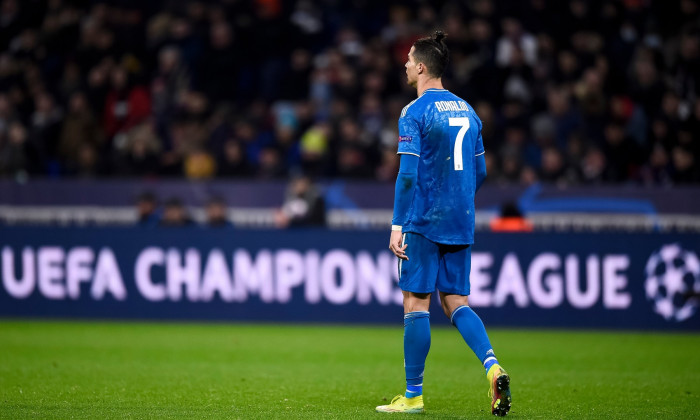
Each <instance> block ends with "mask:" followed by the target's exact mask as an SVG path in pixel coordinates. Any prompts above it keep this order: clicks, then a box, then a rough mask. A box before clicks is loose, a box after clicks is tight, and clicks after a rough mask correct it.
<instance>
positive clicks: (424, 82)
mask: <svg viewBox="0 0 700 420" xmlns="http://www.w3.org/2000/svg"><path fill="white" fill-rule="evenodd" d="M428 89H444V87H442V79H436V78H430V79H420V78H419V79H418V84H417V85H416V90H417V91H418V96H421V95H422V94H423V92H425V91H426V90H428Z"/></svg>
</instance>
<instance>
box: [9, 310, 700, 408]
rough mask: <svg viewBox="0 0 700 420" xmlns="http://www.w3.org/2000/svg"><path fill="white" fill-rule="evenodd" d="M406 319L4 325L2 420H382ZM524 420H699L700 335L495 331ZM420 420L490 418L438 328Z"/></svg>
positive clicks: (467, 360) (467, 358)
mask: <svg viewBox="0 0 700 420" xmlns="http://www.w3.org/2000/svg"><path fill="white" fill-rule="evenodd" d="M402 333H403V329H402V327H401V324H398V325H396V326H395V327H353V326H317V325H269V324H256V325H251V324H176V323H113V322H59V321H49V322H40V321H9V320H0V418H7V419H22V418H51V419H54V418H59V419H60V418H74V419H105V418H118V419H150V418H166V419H167V418H178V419H197V418H211V419H218V418H222V419H223V418H241V419H251V418H253V419H254V418H260V419H270V418H284V419H297V418H304V419H307V418H308V419H332V418H337V419H381V418H383V417H386V416H390V417H394V418H395V417H397V416H398V417H402V416H406V415H397V414H383V413H375V412H374V407H375V406H376V405H378V404H383V403H386V402H385V401H389V400H390V399H391V398H392V397H393V396H394V395H396V394H398V393H400V392H402V391H403V390H404V382H403V360H402V359H403V355H402ZM490 336H491V341H492V344H493V345H494V348H495V349H496V353H497V355H498V357H499V360H500V361H501V362H502V364H503V366H504V367H505V368H506V369H507V370H508V371H509V373H510V375H511V377H512V391H513V409H512V410H511V412H510V414H509V416H508V417H512V418H520V419H531V418H540V419H558V418H563V419H583V418H591V419H597V418H604V419H617V418H619V419H623V418H624V419H643V418H649V419H667V418H699V417H700V412H699V410H700V379H699V376H700V335H698V334H665V333H654V334H652V333H626V332H572V331H560V330H505V329H491V331H490ZM424 391H425V402H426V413H425V414H423V415H418V418H426V419H428V418H431V419H432V418H435V419H437V418H439V419H457V418H490V417H491V415H490V413H489V411H488V404H489V400H488V397H487V395H486V392H487V384H486V379H485V377H484V373H483V369H482V368H481V367H480V366H479V362H478V361H477V360H476V358H475V357H474V356H473V354H472V353H471V351H470V350H469V349H468V348H467V347H466V345H465V344H464V342H463V341H462V339H461V337H460V336H459V334H458V333H457V331H455V330H453V329H451V328H447V327H435V328H433V341H432V347H431V350H430V355H429V356H428V363H427V368H426V372H425V388H424Z"/></svg>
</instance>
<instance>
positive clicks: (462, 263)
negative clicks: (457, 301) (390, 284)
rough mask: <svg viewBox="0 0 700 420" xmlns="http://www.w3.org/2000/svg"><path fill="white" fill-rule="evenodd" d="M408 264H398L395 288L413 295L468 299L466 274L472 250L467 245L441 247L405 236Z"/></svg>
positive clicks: (425, 240)
mask: <svg viewBox="0 0 700 420" xmlns="http://www.w3.org/2000/svg"><path fill="white" fill-rule="evenodd" d="M403 244H408V247H407V248H406V256H407V257H408V261H405V260H399V287H400V288H401V290H404V291H406V292H413V293H433V292H435V288H436V287H437V289H438V290H439V291H441V292H444V293H450V294H456V295H462V296H467V295H469V271H470V270H471V266H472V248H471V246H469V245H445V244H439V243H436V242H433V241H431V240H429V239H427V238H425V237H424V236H421V235H419V234H417V233H412V232H406V233H404V235H403Z"/></svg>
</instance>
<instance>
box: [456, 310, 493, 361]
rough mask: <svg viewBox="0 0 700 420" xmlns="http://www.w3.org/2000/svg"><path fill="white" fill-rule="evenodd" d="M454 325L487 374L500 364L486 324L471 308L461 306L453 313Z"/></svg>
mask: <svg viewBox="0 0 700 420" xmlns="http://www.w3.org/2000/svg"><path fill="white" fill-rule="evenodd" d="M451 320H452V325H454V326H455V327H457V329H458V330H459V333H460V334H462V338H464V341H466V342H467V345H468V346H469V348H471V349H472V351H473V352H474V354H476V357H478V358H479V360H480V361H481V363H482V364H483V365H484V368H485V369H486V372H488V371H489V368H490V367H491V366H493V365H494V364H496V363H498V360H497V359H496V356H495V355H494V353H493V349H492V348H491V342H490V341H489V336H488V335H487V334H486V328H485V327H484V323H483V322H481V318H479V315H477V314H476V312H474V311H473V310H472V308H470V307H469V306H464V305H463V306H460V307H459V308H457V309H455V310H454V312H452V317H451Z"/></svg>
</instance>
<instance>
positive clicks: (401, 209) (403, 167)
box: [389, 154, 418, 260]
mask: <svg viewBox="0 0 700 420" xmlns="http://www.w3.org/2000/svg"><path fill="white" fill-rule="evenodd" d="M417 180H418V156H415V155H410V154H402V155H401V161H400V164H399V175H398V176H397V177H396V187H395V188H394V217H393V218H392V220H391V238H390V240H389V249H391V251H392V252H393V253H394V255H396V256H397V257H399V258H401V259H405V260H407V259H408V257H406V253H405V250H406V245H404V246H403V247H402V246H401V241H402V232H401V227H402V226H403V224H404V223H406V220H407V219H408V211H409V210H410V207H411V200H412V199H413V192H414V190H415V189H416V181H417Z"/></svg>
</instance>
